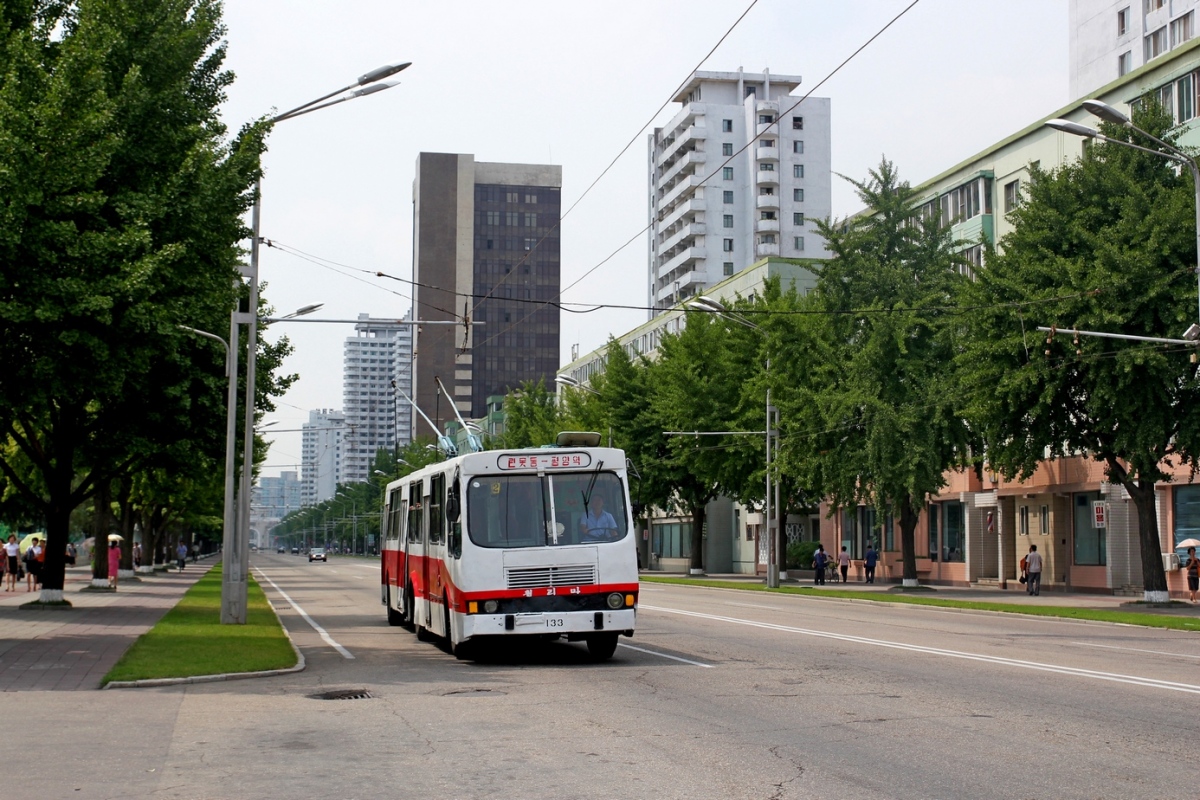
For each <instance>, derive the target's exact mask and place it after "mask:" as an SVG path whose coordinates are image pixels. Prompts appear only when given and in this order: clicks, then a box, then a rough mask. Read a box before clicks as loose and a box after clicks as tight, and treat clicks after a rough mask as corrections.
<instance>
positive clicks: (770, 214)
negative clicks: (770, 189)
mask: <svg viewBox="0 0 1200 800" xmlns="http://www.w3.org/2000/svg"><path fill="white" fill-rule="evenodd" d="M758 218H759V219H775V212H774V211H760V212H758Z"/></svg>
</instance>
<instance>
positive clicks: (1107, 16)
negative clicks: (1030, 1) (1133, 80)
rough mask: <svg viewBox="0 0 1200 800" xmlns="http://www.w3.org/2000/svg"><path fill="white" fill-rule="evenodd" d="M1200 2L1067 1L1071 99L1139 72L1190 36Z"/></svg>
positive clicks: (1185, 41) (1190, 37)
mask: <svg viewBox="0 0 1200 800" xmlns="http://www.w3.org/2000/svg"><path fill="white" fill-rule="evenodd" d="M1197 6H1200V0H1070V10H1069V24H1070V28H1069V29H1070V40H1071V46H1070V57H1071V97H1072V98H1080V99H1082V98H1083V97H1084V95H1087V94H1088V93H1090V92H1093V91H1095V90H1096V89H1099V88H1100V87H1101V86H1104V85H1105V84H1108V83H1111V82H1112V81H1115V80H1117V79H1118V78H1121V77H1123V76H1125V75H1128V74H1129V73H1130V72H1133V71H1134V70H1135V69H1137V68H1138V67H1142V66H1145V65H1146V64H1149V63H1150V62H1152V61H1154V60H1155V59H1157V58H1160V57H1163V56H1165V55H1167V54H1168V53H1170V52H1171V51H1173V50H1175V49H1176V48H1178V47H1180V46H1181V45H1183V44H1186V43H1187V42H1189V41H1191V39H1192V38H1193V37H1194V36H1195V35H1196V7H1197Z"/></svg>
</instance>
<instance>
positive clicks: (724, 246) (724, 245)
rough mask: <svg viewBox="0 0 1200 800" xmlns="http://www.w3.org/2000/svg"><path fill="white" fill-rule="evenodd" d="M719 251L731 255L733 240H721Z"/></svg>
mask: <svg viewBox="0 0 1200 800" xmlns="http://www.w3.org/2000/svg"><path fill="white" fill-rule="evenodd" d="M721 250H723V251H724V252H726V253H732V252H733V239H722V240H721Z"/></svg>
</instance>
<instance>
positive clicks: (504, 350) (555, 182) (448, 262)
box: [411, 153, 562, 436]
mask: <svg viewBox="0 0 1200 800" xmlns="http://www.w3.org/2000/svg"><path fill="white" fill-rule="evenodd" d="M561 194H562V168H561V167H558V166H551V165H542V164H493V163H486V162H479V161H476V160H475V158H474V156H472V155H464V154H451V153H421V154H420V155H419V156H418V158H417V170H416V179H415V181H414V183H413V215H414V217H413V231H414V235H413V250H414V252H413V275H414V280H415V281H416V285H415V286H414V287H413V290H414V294H413V299H414V308H415V310H416V317H417V319H418V320H422V321H424V320H439V321H454V320H458V321H459V322H464V321H468V322H467V323H466V324H459V325H424V326H421V327H419V328H418V329H417V334H416V341H415V342H414V350H415V356H414V364H415V370H414V375H413V379H414V385H413V391H414V393H415V394H414V397H415V398H416V401H417V405H418V406H419V407H420V408H421V410H422V411H423V412H424V413H425V414H426V415H427V416H428V417H429V418H430V419H431V420H433V421H434V424H435V425H436V427H437V429H438V431H441V430H443V429H444V427H445V423H446V422H448V421H453V420H454V419H455V415H454V409H453V408H452V407H451V404H450V401H449V399H448V398H447V396H446V395H445V394H443V393H442V392H441V391H440V390H439V389H438V385H437V380H438V379H440V380H441V382H442V384H443V385H444V386H445V389H446V391H447V392H449V393H451V394H452V396H453V398H454V404H453V405H454V407H457V409H458V411H459V412H460V413H461V414H462V415H463V416H464V417H467V418H479V417H484V416H486V415H487V413H488V397H490V396H493V395H503V394H506V393H507V392H508V390H510V389H515V388H517V387H519V386H520V384H521V383H522V382H524V381H537V380H545V381H546V382H547V384H549V383H551V382H552V381H553V379H554V373H555V369H556V367H557V366H558V354H559V310H558V307H557V306H556V305H553V304H552V303H553V302H554V301H555V300H557V298H558V293H559V289H560V249H559V229H558V222H559V217H560V212H561ZM411 431H412V434H413V435H427V436H428V435H431V434H433V433H434V431H433V430H431V429H429V426H428V425H427V424H426V423H425V422H424V421H423V420H422V419H421V418H420V416H419V415H416V416H414V418H413V420H412V427H411Z"/></svg>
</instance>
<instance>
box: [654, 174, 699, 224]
mask: <svg viewBox="0 0 1200 800" xmlns="http://www.w3.org/2000/svg"><path fill="white" fill-rule="evenodd" d="M702 183H704V176H703V175H688V176H687V177H686V178H684V179H683V180H681V181H680V182H679V183H677V184H676V185H675V186H674V187H672V188H671V190H670V191H669V192H667V193H666V194H665V195H663V196H662V199H661V200H659V201H658V208H659V213H660V214H664V215H665V214H669V213H671V211H672V209H673V207H674V206H675V204H676V203H678V202H679V201H680V200H682V199H686V198H688V197H689V196H690V195H691V194H692V193H694V192H695V191H696V187H697V186H699V185H700V184H702Z"/></svg>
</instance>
